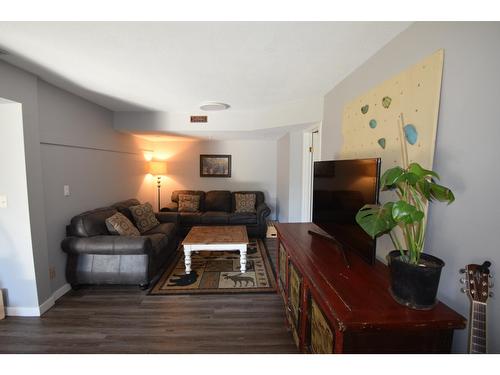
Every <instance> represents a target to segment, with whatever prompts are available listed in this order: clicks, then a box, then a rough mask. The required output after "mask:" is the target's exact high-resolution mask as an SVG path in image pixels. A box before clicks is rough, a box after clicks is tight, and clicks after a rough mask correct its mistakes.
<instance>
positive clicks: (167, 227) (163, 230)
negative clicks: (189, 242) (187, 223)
mask: <svg viewBox="0 0 500 375" xmlns="http://www.w3.org/2000/svg"><path fill="white" fill-rule="evenodd" d="M176 233H177V225H176V224H174V223H161V224H160V225H157V226H156V227H154V228H153V229H150V230H148V231H147V232H144V233H143V235H145V236H147V235H150V234H164V235H166V236H167V237H168V238H169V239H171V238H173V237H175V235H176Z"/></svg>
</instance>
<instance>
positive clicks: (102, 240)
mask: <svg viewBox="0 0 500 375" xmlns="http://www.w3.org/2000/svg"><path fill="white" fill-rule="evenodd" d="M138 204H140V203H139V201H138V200H137V199H129V200H126V201H122V202H118V203H115V204H113V205H111V206H109V207H102V208H97V209H95V210H92V211H87V212H84V213H81V214H79V215H77V216H75V217H73V218H72V219H71V224H70V225H68V226H67V227H66V234H67V237H66V238H65V239H64V240H63V242H62V244H61V247H62V249H63V251H64V252H65V253H67V254H68V258H67V265H66V279H67V280H68V282H69V283H70V284H71V285H72V286H73V287H74V288H75V287H78V286H79V285H81V284H129V285H140V286H141V287H143V288H147V287H148V285H149V283H150V282H151V280H152V279H153V278H154V277H155V276H156V275H157V274H158V272H159V271H160V270H161V269H162V266H163V265H164V264H165V262H166V261H167V259H168V258H169V256H170V255H171V254H172V253H173V252H174V251H175V250H176V249H177V246H178V243H179V238H178V236H177V234H178V233H177V232H178V226H177V216H176V215H172V214H169V213H158V214H156V218H157V219H158V221H159V222H160V224H159V225H157V226H156V227H154V228H153V229H150V230H149V231H147V232H145V233H143V234H142V235H141V236H120V235H111V234H110V233H109V232H108V229H107V227H106V222H105V221H106V219H107V218H109V217H111V216H112V215H114V214H115V213H117V212H120V213H122V214H123V215H125V216H126V217H127V218H128V219H129V220H131V221H132V223H133V222H134V220H133V217H132V214H131V212H130V210H129V207H130V206H136V205H138Z"/></svg>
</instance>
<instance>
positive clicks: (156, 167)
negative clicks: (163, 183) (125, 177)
mask: <svg viewBox="0 0 500 375" xmlns="http://www.w3.org/2000/svg"><path fill="white" fill-rule="evenodd" d="M149 173H151V174H152V175H153V176H164V175H166V174H167V163H165V162H164V161H150V162H149Z"/></svg>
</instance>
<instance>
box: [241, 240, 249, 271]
mask: <svg viewBox="0 0 500 375" xmlns="http://www.w3.org/2000/svg"><path fill="white" fill-rule="evenodd" d="M240 266H241V268H240V271H241V273H245V272H246V270H247V247H246V245H245V247H242V248H240Z"/></svg>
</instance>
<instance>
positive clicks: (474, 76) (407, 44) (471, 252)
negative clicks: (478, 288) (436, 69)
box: [321, 22, 500, 353]
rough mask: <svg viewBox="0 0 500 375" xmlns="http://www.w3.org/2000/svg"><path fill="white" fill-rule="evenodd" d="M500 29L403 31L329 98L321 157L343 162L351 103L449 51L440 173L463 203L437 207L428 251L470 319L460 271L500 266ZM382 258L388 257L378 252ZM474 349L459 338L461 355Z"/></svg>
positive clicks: (493, 328) (450, 26)
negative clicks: (345, 114)
mask: <svg viewBox="0 0 500 375" xmlns="http://www.w3.org/2000/svg"><path fill="white" fill-rule="evenodd" d="M499 38H500V23H473V22H469V23H445V22H437V23H423V22H418V23H415V24H413V25H412V26H411V27H410V28H408V29H407V30H405V31H403V32H402V33H401V34H400V35H399V36H397V37H396V38H395V39H394V40H392V41H391V42H390V43H388V44H387V45H386V46H385V47H384V48H382V49H381V50H380V51H379V52H378V53H377V54H375V55H374V56H373V57H372V58H370V59H369V60H368V61H367V62H366V63H364V64H363V65H362V66H361V67H359V68H358V69H357V70H355V71H354V72H353V73H352V74H350V75H349V76H348V77H347V78H346V79H344V80H343V81H342V82H341V83H340V84H338V85H337V86H336V87H335V88H334V89H333V90H332V91H330V92H329V93H328V94H327V95H326V97H325V105H324V119H323V127H322V144H321V150H322V159H323V160H326V159H332V158H335V157H338V156H339V152H340V148H341V144H342V135H341V121H342V111H343V107H344V105H345V104H346V103H347V102H349V101H350V100H352V99H353V98H355V97H356V96H358V95H360V94H362V93H363V92H365V91H367V90H368V89H370V88H371V87H373V86H375V85H377V84H379V83H381V82H383V81H384V80H386V79H388V78H390V77H391V76H393V75H395V74H397V73H399V72H400V71H402V70H404V69H405V68H407V67H409V66H411V65H413V64H415V63H416V62H418V61H419V60H421V59H423V58H425V57H426V56H428V55H430V54H432V53H433V52H435V51H436V50H438V49H439V48H444V53H445V58H444V72H443V83H442V89H441V105H440V113H439V123H438V135H437V141H436V151H435V159H434V169H435V170H436V171H438V172H439V173H440V175H441V176H442V180H443V183H444V184H446V185H448V186H450V187H452V189H453V191H454V192H455V195H456V202H454V203H453V204H452V205H451V206H448V207H447V206H444V205H440V204H433V205H432V206H431V208H430V212H429V225H428V234H427V240H426V245H425V250H426V252H428V253H431V254H435V255H437V256H438V257H440V258H442V259H443V260H444V261H445V262H446V266H445V268H444V270H443V274H442V279H441V284H440V289H439V298H440V299H441V300H443V301H444V302H445V303H447V304H449V305H450V306H451V307H453V308H454V309H456V310H457V311H458V312H460V313H461V314H463V315H464V316H466V317H467V316H468V311H469V307H468V306H469V303H468V300H467V297H466V296H465V295H463V294H462V293H460V291H459V288H460V285H459V284H458V279H459V275H458V269H459V268H461V267H463V266H464V265H466V264H468V263H482V262H483V261H484V260H485V259H489V260H490V261H492V263H493V271H497V273H498V269H499V267H500V252H499V246H498V238H497V237H498V236H497V232H498V229H499V225H498V217H499V216H500V203H499V202H498V199H497V196H498V192H499V191H500V175H499V174H498V173H496V171H498V165H497V164H498V161H499V160H500V147H498V145H497V143H498V140H499V139H500V126H499V121H498V114H497V112H498V103H499V102H500V70H499V68H498V67H499V64H500V48H498V41H499ZM378 255H379V256H383V255H384V254H378ZM488 313H489V314H490V315H489V316H490V319H489V345H490V346H489V349H490V351H491V352H496V353H498V352H500V321H499V320H498V319H496V317H498V316H500V303H499V301H498V299H490V300H489V307H488ZM466 349H467V332H466V331H465V330H463V331H458V332H456V336H455V340H454V351H456V352H464V351H466Z"/></svg>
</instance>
